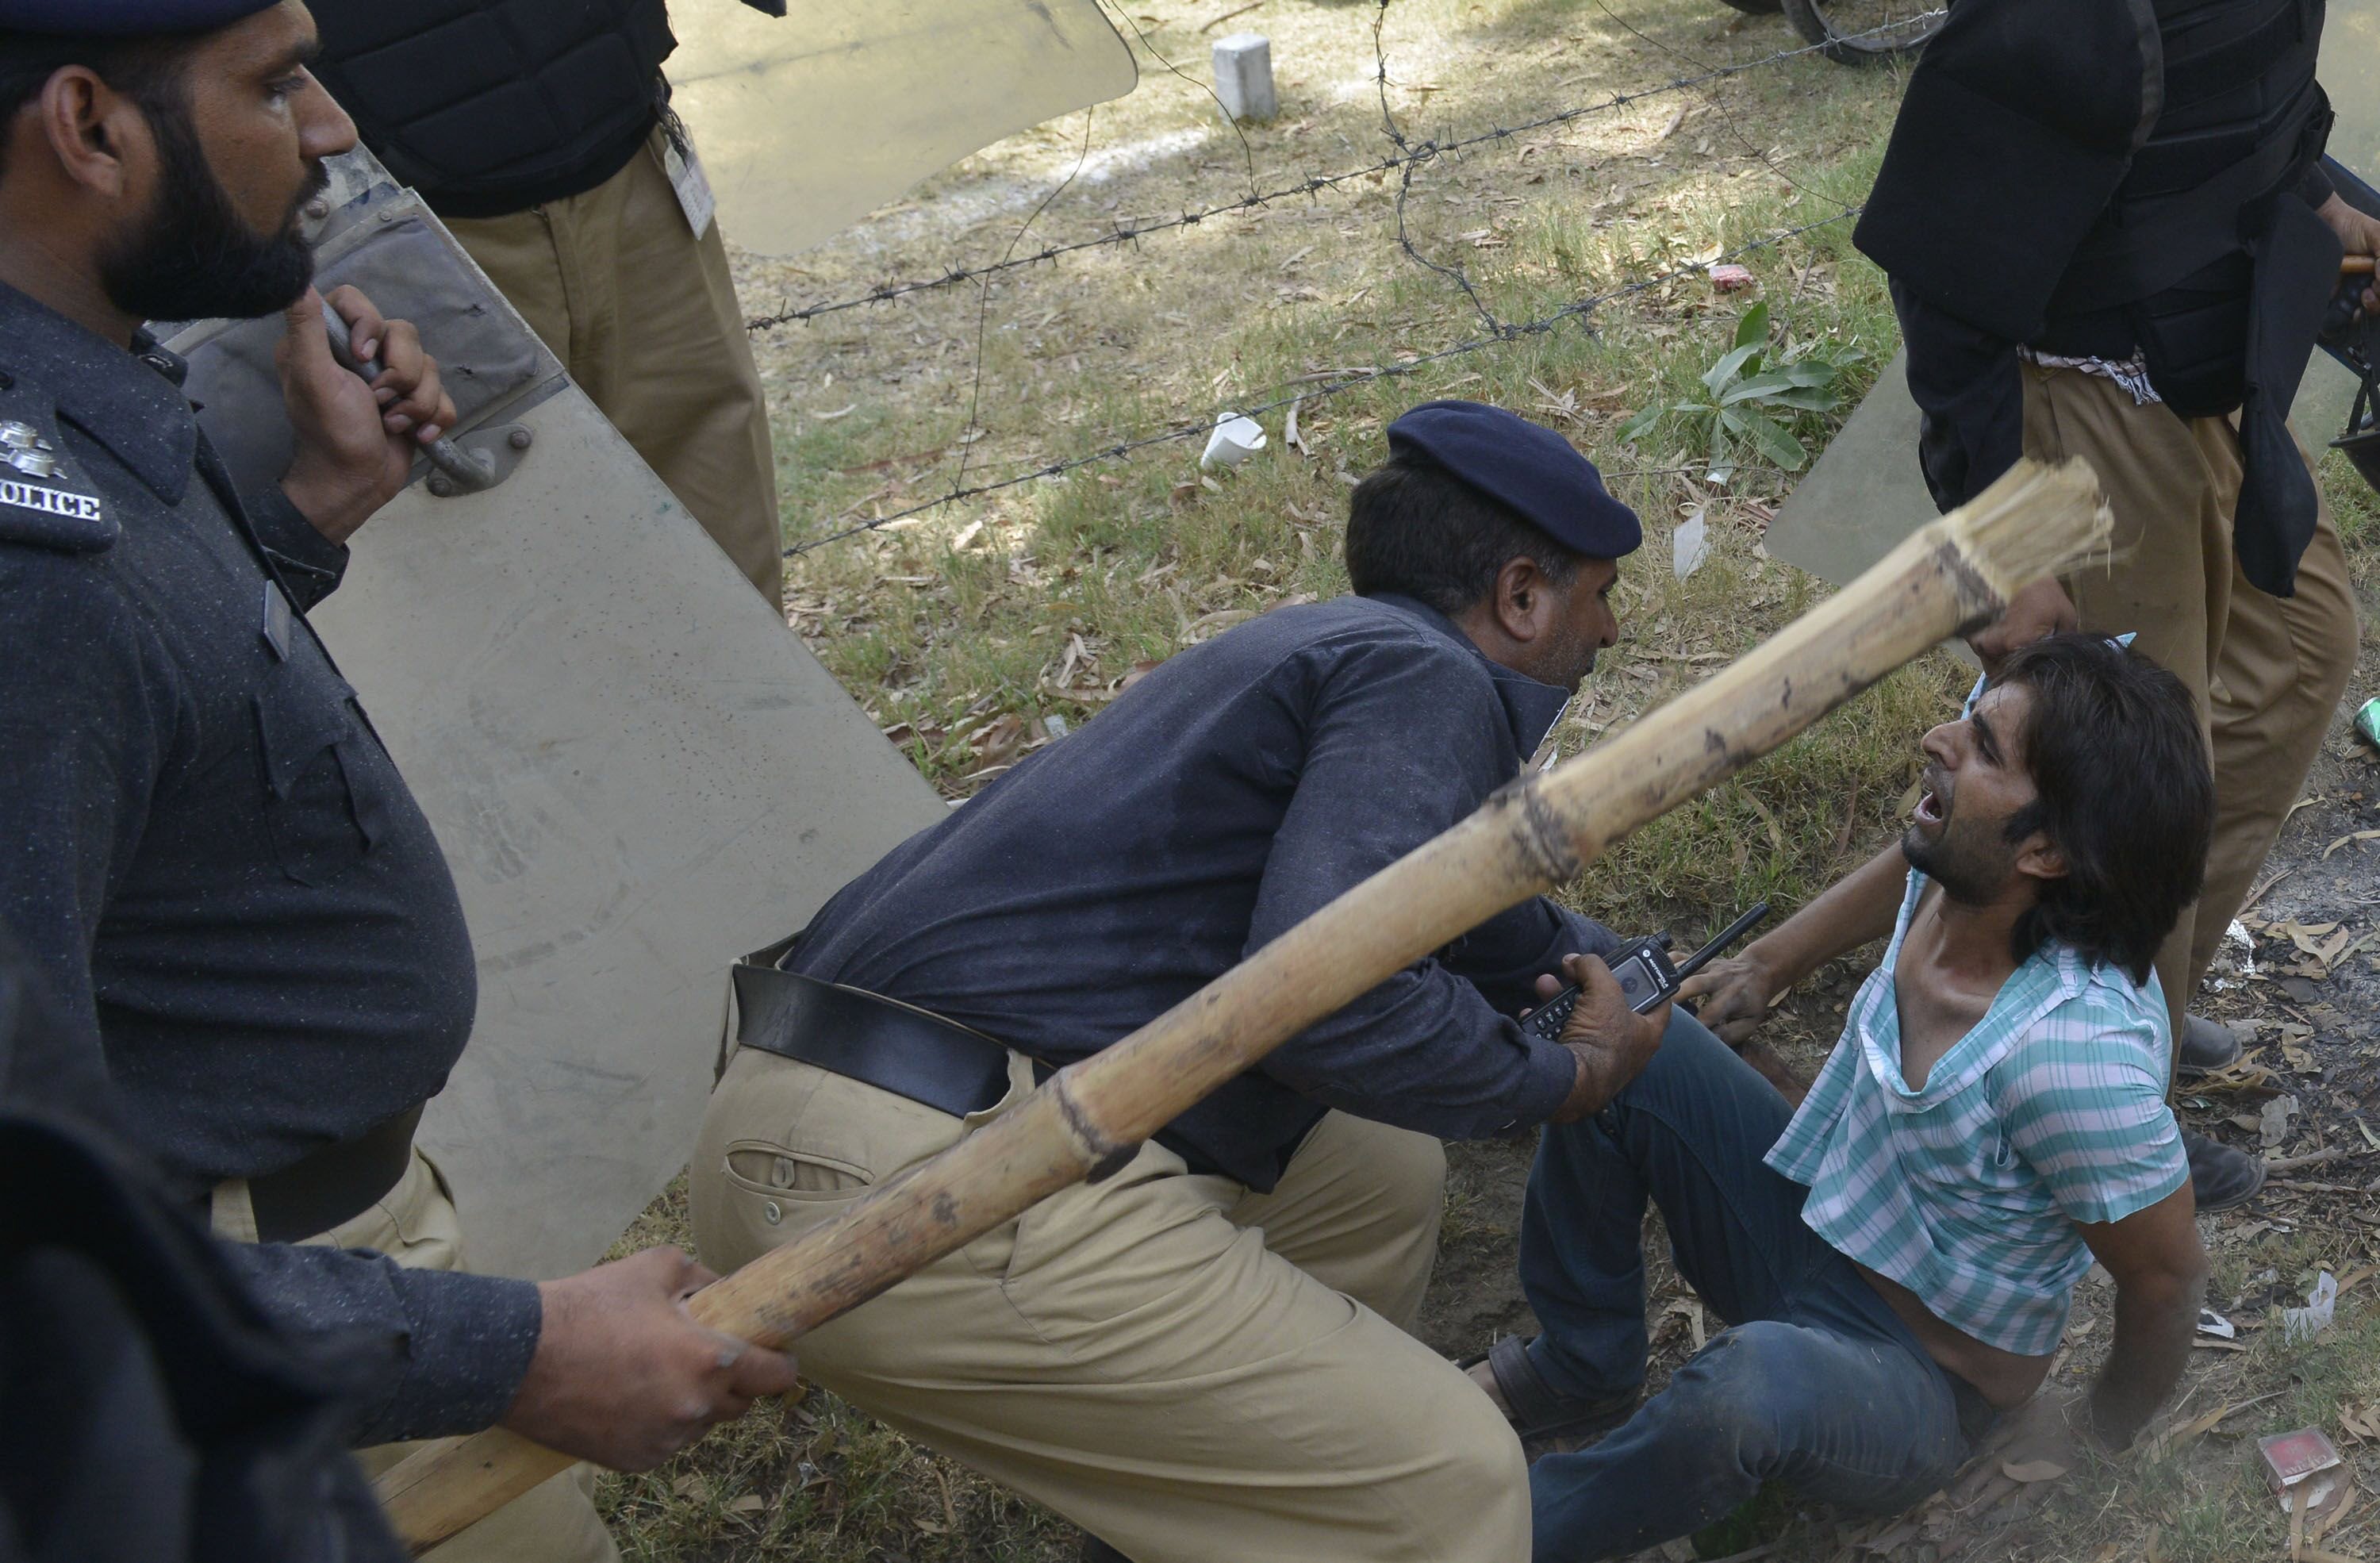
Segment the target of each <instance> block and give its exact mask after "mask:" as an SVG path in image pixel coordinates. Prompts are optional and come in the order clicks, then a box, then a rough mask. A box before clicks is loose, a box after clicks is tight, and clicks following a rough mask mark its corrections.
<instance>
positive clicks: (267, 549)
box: [0, 286, 540, 1438]
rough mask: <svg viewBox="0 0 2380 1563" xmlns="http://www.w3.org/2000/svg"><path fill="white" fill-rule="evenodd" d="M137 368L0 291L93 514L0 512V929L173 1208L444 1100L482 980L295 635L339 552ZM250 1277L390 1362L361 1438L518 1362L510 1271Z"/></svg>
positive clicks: (407, 817)
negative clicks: (390, 1342)
mask: <svg viewBox="0 0 2380 1563" xmlns="http://www.w3.org/2000/svg"><path fill="white" fill-rule="evenodd" d="M142 345H143V346H144V348H146V351H145V353H144V355H143V356H136V355H135V354H133V353H129V352H127V351H125V350H124V349H123V348H122V347H120V346H117V345H114V344H111V343H108V342H105V341H103V340H102V339H100V338H99V337H97V336H94V335H92V334H91V333H90V332H88V331H85V330H84V329H83V328H81V327H80V326H79V325H76V324H74V323H73V322H71V321H67V320H66V319H64V318H63V317H61V316H59V315H56V314H55V313H53V312H52V311H50V310H49V309H44V308H43V307H42V306H41V305H39V304H36V303H34V302H33V301H32V300H30V299H29V298H27V297H25V296H23V295H22V294H19V293H17V292H15V291H14V290H12V289H9V288H7V287H6V286H0V381H5V382H6V383H5V384H0V423H8V422H14V423H17V424H18V425H20V426H26V427H32V428H35V429H37V430H39V431H40V437H41V438H42V439H43V440H46V441H47V442H50V443H52V444H53V445H55V446H57V447H58V450H59V454H62V455H63V456H64V457H65V458H66V465H65V466H64V468H63V469H62V470H61V471H60V472H58V473H57V474H55V477H54V478H53V479H50V480H49V482H48V483H47V484H45V485H42V486H43V487H46V488H48V489H49V490H50V491H52V492H53V493H54V494H55V493H59V492H71V493H73V494H77V495H81V496H85V497H95V498H96V499H97V500H98V501H99V508H100V510H101V515H100V517H99V518H98V519H96V520H91V519H88V518H79V517H76V516H73V515H58V514H55V510H54V512H53V513H50V514H46V515H45V514H44V513H42V511H41V510H39V509H37V508H29V507H28V506H27V505H26V504H24V503H14V504H11V503H0V920H5V921H6V924H7V925H8V927H10V929H12V930H13V931H14V933H15V934H16V937H17V938H18V940H19V941H20V942H21V943H22V944H23V945H24V946H25V948H26V950H27V951H29V953H30V955H31V956H32V958H33V960H34V961H35V963H37V964H38V966H39V967H40V968H41V970H42V974H43V975H44V976H45V977H46V979H47V980H48V982H49V984H50V986H51V987H52V988H53V990H54V991H55V993H56V994H57V995H58V997H59V998H60V1000H62V1001H63V1003H64V1005H65V1008H66V1012H67V1024H68V1026H69V1028H70V1029H71V1032H72V1034H73V1035H74V1036H75V1037H76V1038H77V1039H78V1041H79V1045H80V1046H82V1047H85V1048H89V1049H90V1050H91V1054H92V1055H93V1056H94V1057H101V1058H103V1059H104V1061H105V1065H106V1069H107V1072H108V1074H109V1076H110V1078H111V1080H112V1081H113V1084H114V1086H115V1091H116V1093H117V1094H118V1096H119V1097H120V1099H121V1106H122V1109H123V1114H124V1118H125V1120H126V1122H127V1125H128V1129H129V1131H130V1132H131V1133H132V1134H133V1136H134V1137H135V1138H136V1139H137V1140H138V1141H139V1142H140V1144H141V1145H143V1147H144V1148H145V1149H147V1150H148V1151H149V1152H150V1153H151V1154H152V1155H153V1156H154V1157H156V1158H157V1160H158V1162H159V1163H160V1164H161V1165H162V1166H163V1167H164V1169H165V1170H166V1172H167V1173H168V1174H169V1176H171V1177H173V1178H174V1179H175V1180H176V1181H177V1183H178V1184H179V1185H180V1187H181V1188H182V1189H183V1191H184V1192H185V1193H187V1194H189V1195H191V1196H192V1197H196V1196H197V1195H198V1194H199V1193H200V1192H201V1191H203V1190H205V1189H206V1188H207V1187H209V1186H211V1185H212V1184H213V1183H214V1182H216V1181H221V1180H224V1179H227V1178H252V1177H256V1176H260V1175H261V1174H264V1173H267V1172H272V1171H274V1170H277V1169H281V1168H285V1167H287V1166H290V1165H291V1164H293V1163H295V1162H297V1160H298V1159H300V1158H301V1157H304V1156H306V1155H307V1154H308V1153H309V1152H311V1151H313V1150H315V1149H318V1148H320V1147H322V1146H323V1145H329V1144H332V1143H334V1142H339V1141H344V1140H347V1139H351V1138H354V1137H356V1136H357V1135H358V1134H359V1133H362V1132H363V1131H365V1130H367V1129H369V1128H370V1127H372V1126H373V1125H375V1124H377V1123H379V1122H381V1121H383V1120H384V1119H387V1118H389V1117H391V1116H392V1115H394V1114H395V1113H396V1112H398V1111H400V1110H402V1109H405V1108H407V1107H409V1106H411V1105H412V1104H414V1103H417V1102H419V1101H421V1100H422V1099H424V1098H425V1097H429V1096H431V1094H432V1093H434V1092H435V1091H437V1089H438V1088H439V1086H440V1085H441V1084H443V1082H444V1080H445V1078H446V1072H447V1071H448V1069H449V1068H451V1067H452V1066H453V1064H454V1062H455V1058H456V1056H457V1055H458V1054H459V1053H460V1052H461V1051H462V1048H463V1044H464V1041H465V1039H466V1037H467V1036H468V1034H469V1031H470V1024H471V1015H472V1010H473V1006H474V1003H475V1001H476V993H477V990H476V978H475V974H474V969H473V963H472V956H471V945H470V939H469V936H468V931H467V930H466V928H465V927H464V925H463V915H462V908H461V906H460V904H459V903H457V901H456V899H455V886H454V881H453V880H452V879H451V878H449V876H448V874H447V871H446V865H445V861H444V859H443V857H442V856H441V854H440V853H439V850H438V844H437V842H435V841H434V840H433V839H432V838H431V832H430V826H429V822H428V821H427V820H425V819H424V818H422V816H421V811H420V809H419V807H418V806H416V805H415V803H414V801H413V797H412V794H410V793H409V792H408V791H407V788H406V785H405V782H404V781H403V779H402V778H400V777H399V776H398V775H397V772H396V768H395V765H394V764H393V763H392V762H391V761H390V759H389V757H388V753H387V751H386V750H385V749H383V747H382V746H381V743H380V740H379V738H378V736H377V735H376V734H375V733H373V732H372V730H371V725H370V721H367V720H366V718H365V716H364V714H363V710H362V708H361V707H360V706H359V705H358V703H357V700H356V697H355V692H354V690H353V689H351V688H350V687H349V686H348V685H347V684H346V680H344V679H343V678H341V677H340V676H339V672H338V670H337V668H335V667H334V666H333V664H332V661H331V659H330V656H329V654H328V653H327V652H326V651H325V650H324V649H323V648H322V645H321V643H320V642H319V641H317V640H316V639H315V637H314V636H313V633H312V631H311V630H310V627H309V626H308V625H307V624H306V622H305V620H304V618H303V616H302V611H303V610H304V609H305V608H307V607H309V606H310V605H311V604H312V603H313V602H314V601H316V600H320V599H321V598H322V597H323V596H325V595H327V594H328V592H329V591H330V590H331V588H333V587H334V586H335V585H336V584H337V582H338V579H339V576H340V573H341V571H342V570H343V569H344V567H345V563H346V550H345V549H342V548H338V547H334V545H332V544H330V543H329V542H327V541H326V540H325V539H323V538H322V536H321V535H320V534H319V533H317V532H315V531H314V529H313V528H312V527H310V525H309V524H308V523H307V522H306V520H305V518H304V517H303V516H302V515H298V514H297V511H296V510H294V509H293V508H292V507H291V506H290V505H289V504H288V502H287V501H286V500H285V499H284V498H282V496H281V495H280V494H279V493H278V491H273V492H269V493H267V494H264V495H261V496H258V497H257V498H256V499H255V500H254V501H253V502H252V503H250V504H249V505H247V506H245V507H243V506H242V505H241V503H240V502H239V500H238V499H237V497H236V496H233V495H232V494H231V492H230V490H229V488H228V479H226V478H225V475H224V473H223V469H222V466H221V465H220V464H219V463H217V462H215V461H214V459H213V456H212V452H210V451H208V450H207V449H206V448H205V447H204V446H203V444H202V443H201V442H200V435H199V429H198V423H197V420H196V419H195V418H193V416H192V413H191V408H190V406H189V403H188V401H187V400H186V399H185V398H184V397H183V395H182V394H181V393H180V392H179V391H178V390H177V389H176V384H175V382H174V380H173V379H172V378H169V376H172V375H174V374H176V373H177V371H178V365H177V363H176V362H175V361H174V360H172V357H171V355H168V354H165V353H164V352H163V350H162V349H157V348H154V347H153V346H150V345H147V344H145V343H144V344H142ZM6 454H7V453H6V451H5V450H0V458H5V457H6ZM0 479H6V480H15V479H18V473H17V472H15V471H13V470H10V469H8V468H6V467H4V466H0ZM14 492H15V495H16V497H17V498H18V500H19V501H22V500H24V499H25V498H26V497H27V494H26V492H25V491H24V489H23V486H22V484H20V485H19V487H18V490H17V491H14ZM8 497H9V492H8V491H0V501H5V500H6V499H7V498H8ZM53 503H54V504H55V502H53ZM67 508H68V509H71V508H72V507H71V506H68V507H67ZM276 576H277V577H278V579H279V581H280V582H281V583H282V584H283V585H285V587H286V588H287V595H288V596H289V598H290V599H291V607H292V608H294V609H296V610H297V611H298V612H296V613H288V614H285V613H282V612H277V611H275V612H268V602H269V599H268V597H267V585H268V581H271V580H273V579H274V578H275V577H276ZM244 1258H245V1260H246V1262H248V1263H249V1264H250V1265H251V1266H253V1267H254V1268H255V1269H257V1270H258V1271H260V1272H261V1282H262V1290H263V1293H264V1296H265V1299H266V1301H267V1302H268V1303H269V1304H270V1305H271V1306H273V1308H274V1309H275V1310H276V1311H277V1312H278V1313H279V1314H280V1315H281V1316H282V1318H283V1320H284V1322H285V1323H288V1324H290V1325H292V1326H294V1327H298V1328H300V1329H312V1330H323V1331H330V1330H350V1329H358V1328H361V1329H368V1330H373V1331H379V1332H383V1333H385V1334H386V1335H388V1336H389V1337H391V1338H394V1339H399V1340H401V1341H403V1342H405V1344H406V1348H407V1349H406V1350H405V1351H403V1352H401V1353H399V1354H398V1360H399V1361H400V1363H401V1364H402V1371H401V1374H400V1375H397V1377H396V1378H395V1380H394V1381H393V1382H392V1383H391V1384H390V1385H389V1386H387V1388H386V1394H385V1398H384V1399H383V1403H382V1404H380V1405H379V1406H378V1407H377V1408H376V1410H375V1412H374V1413H373V1416H372V1418H371V1421H370V1424H368V1425H367V1426H366V1428H365V1429H363V1433H364V1435H365V1436H369V1437H371V1438H390V1437H398V1436H424V1435H428V1434H432V1433H443V1432H454V1431H463V1430H467V1429H472V1428H478V1427H482V1426H485V1425H487V1424H489V1423H491V1422H492V1421H493V1420H494V1419H495V1418H496V1417H497V1416H498V1415H500V1414H502V1412H504V1408H505V1407H506V1406H507V1405H509V1404H510V1402H511V1399H512V1396H513V1393H514V1391H515V1390H516V1388H517V1387H518V1386H519V1381H520V1376H521V1375H522V1373H523V1372H524V1371H526V1369H527V1367H528V1358H529V1356H530V1354H531V1352H532V1351H534V1348H535V1345H536V1339H537V1333H538V1327H539V1322H540V1312H539V1304H538V1298H537V1292H536V1289H535V1288H534V1287H533V1286H531V1285H529V1284H528V1283H527V1282H523V1281H513V1280H503V1279H497V1278H486V1277H473V1276H459V1275H429V1274H421V1273H419V1272H411V1271H406V1270H402V1269H400V1268H398V1267H397V1266H395V1264H393V1263H391V1262H390V1261H388V1260H386V1259H383V1258H381V1257H379V1256H377V1255H367V1254H342V1253H339V1252H336V1251H334V1250H330V1249H323V1248H297V1247H290V1246H285V1245H268V1246H264V1247H259V1248H250V1249H247V1250H245V1251H244Z"/></svg>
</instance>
